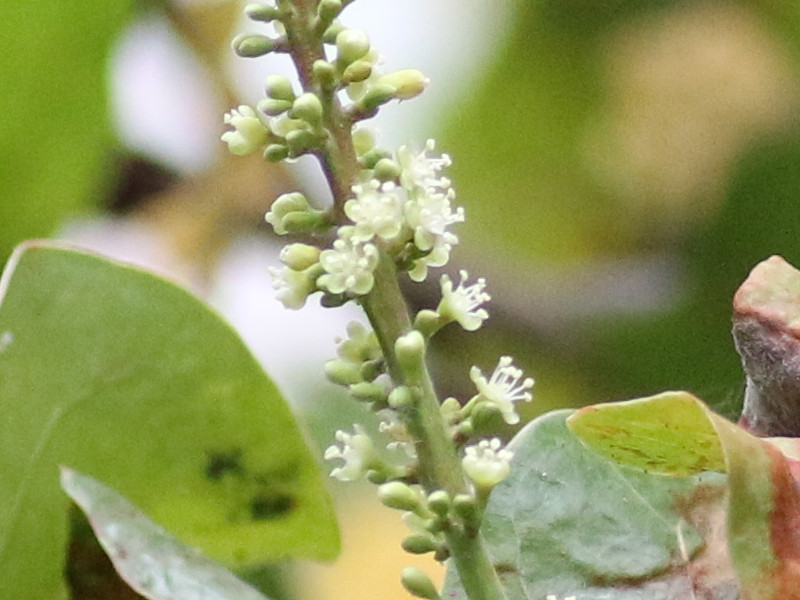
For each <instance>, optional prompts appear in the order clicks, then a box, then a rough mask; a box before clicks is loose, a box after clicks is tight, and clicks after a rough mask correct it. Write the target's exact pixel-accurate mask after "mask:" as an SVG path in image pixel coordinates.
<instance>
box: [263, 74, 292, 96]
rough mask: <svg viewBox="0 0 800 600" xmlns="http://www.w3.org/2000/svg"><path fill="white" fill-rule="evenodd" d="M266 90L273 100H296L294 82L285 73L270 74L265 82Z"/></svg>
mask: <svg viewBox="0 0 800 600" xmlns="http://www.w3.org/2000/svg"><path fill="white" fill-rule="evenodd" d="M264 91H265V92H266V94H267V96H269V97H270V98H272V99H273V100H286V101H287V102H294V98H295V96H294V90H293V89H292V82H291V81H289V80H288V79H287V78H286V77H284V76H283V75H269V76H268V77H267V79H266V81H265V82H264Z"/></svg>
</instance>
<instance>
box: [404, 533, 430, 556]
mask: <svg viewBox="0 0 800 600" xmlns="http://www.w3.org/2000/svg"><path fill="white" fill-rule="evenodd" d="M401 545H402V546H403V550H405V551H406V552H408V553H409V554H425V553H427V552H433V551H434V550H436V549H437V544H436V542H435V541H434V540H433V538H431V536H429V535H422V534H419V535H411V536H408V537H407V538H405V539H404V540H403V542H402V544H401Z"/></svg>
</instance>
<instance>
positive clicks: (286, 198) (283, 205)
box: [264, 147, 322, 266]
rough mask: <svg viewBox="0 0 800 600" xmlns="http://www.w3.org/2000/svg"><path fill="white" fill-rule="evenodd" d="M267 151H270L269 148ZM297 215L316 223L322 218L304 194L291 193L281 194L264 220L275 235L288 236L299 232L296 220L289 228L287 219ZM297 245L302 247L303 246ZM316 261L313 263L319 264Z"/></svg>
mask: <svg viewBox="0 0 800 600" xmlns="http://www.w3.org/2000/svg"><path fill="white" fill-rule="evenodd" d="M267 149H269V147H268V148H267ZM296 215H310V216H313V217H314V218H315V219H316V221H319V220H320V219H321V218H322V212H321V211H315V210H313V209H312V208H311V207H310V206H309V204H308V200H306V197H305V196H304V195H303V194H301V193H300V192H290V193H287V194H281V195H280V196H278V197H277V198H276V199H275V202H273V203H272V206H271V207H270V209H269V212H267V214H266V215H265V216H264V219H265V220H266V221H267V223H269V224H270V225H272V228H273V229H274V230H275V233H277V234H278V235H286V234H287V233H290V232H297V227H296V220H295V221H294V223H291V225H293V226H292V227H289V225H290V223H287V219H290V218H291V217H292V216H296ZM293 245H295V244H293ZM296 245H297V246H302V244H296ZM309 248H313V246H309ZM303 252H304V255H305V256H307V257H310V252H311V251H308V250H306V251H303ZM317 252H318V251H317ZM318 258H319V253H317V254H316V259H318ZM316 259H315V260H314V261H313V262H317V260H316ZM309 266H310V265H309Z"/></svg>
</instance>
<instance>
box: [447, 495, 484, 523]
mask: <svg viewBox="0 0 800 600" xmlns="http://www.w3.org/2000/svg"><path fill="white" fill-rule="evenodd" d="M453 512H454V513H456V514H457V515H458V516H459V517H461V518H462V519H464V521H465V522H466V523H474V522H475V521H476V520H477V519H478V514H479V513H478V504H477V502H476V501H475V497H474V496H472V495H470V494H456V496H455V498H453Z"/></svg>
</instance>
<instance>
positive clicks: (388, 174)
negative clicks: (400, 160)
mask: <svg viewBox="0 0 800 600" xmlns="http://www.w3.org/2000/svg"><path fill="white" fill-rule="evenodd" d="M373 170H374V171H375V177H376V178H377V179H380V180H381V181H394V180H395V179H397V178H398V177H399V176H400V167H399V165H398V164H397V163H396V162H394V161H393V160H391V159H389V158H382V159H381V160H379V161H378V162H377V163H375V166H374V167H373Z"/></svg>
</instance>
